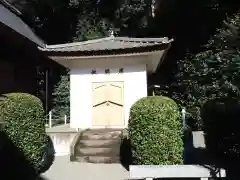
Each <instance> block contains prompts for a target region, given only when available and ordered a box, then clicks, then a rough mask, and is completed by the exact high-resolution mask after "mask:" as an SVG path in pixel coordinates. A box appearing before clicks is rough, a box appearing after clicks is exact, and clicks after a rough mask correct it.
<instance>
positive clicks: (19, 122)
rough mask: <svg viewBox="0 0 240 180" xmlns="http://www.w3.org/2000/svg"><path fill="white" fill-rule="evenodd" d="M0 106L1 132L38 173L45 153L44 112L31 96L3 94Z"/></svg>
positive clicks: (35, 98) (38, 101) (39, 102)
mask: <svg viewBox="0 0 240 180" xmlns="http://www.w3.org/2000/svg"><path fill="white" fill-rule="evenodd" d="M4 96H5V97H4V98H3V100H2V101H1V105H0V113H1V114H0V116H1V117H0V118H1V119H2V120H3V122H4V127H3V129H2V131H3V132H5V134H6V135H7V136H8V138H9V139H10V140H11V141H12V142H13V144H14V145H15V147H17V148H18V149H19V150H20V151H21V152H22V153H23V155H24V156H25V158H26V160H27V161H28V163H29V164H30V165H31V166H32V167H33V168H34V169H35V171H36V172H39V171H40V170H41V168H42V166H43V163H44V162H43V157H44V156H45V153H46V146H47V142H48V140H47V135H46V133H45V125H44V124H45V123H44V110H43V106H42V103H41V101H40V100H39V99H38V98H37V97H35V96H32V95H29V94H24V93H11V94H6V95H4Z"/></svg>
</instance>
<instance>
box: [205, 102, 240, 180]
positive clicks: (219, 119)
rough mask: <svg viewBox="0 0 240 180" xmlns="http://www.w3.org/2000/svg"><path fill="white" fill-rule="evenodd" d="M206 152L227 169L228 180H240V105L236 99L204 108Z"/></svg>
mask: <svg viewBox="0 0 240 180" xmlns="http://www.w3.org/2000/svg"><path fill="white" fill-rule="evenodd" d="M201 115H202V119H203V128H204V136H205V137H204V138H205V142H206V151H207V152H208V154H209V155H210V156H211V157H212V159H214V163H215V164H217V165H218V166H221V167H223V168H225V169H226V173H227V179H229V180H235V179H239V167H240V126H239V117H240V104H239V102H238V101H237V100H235V99H230V98H229V99H215V100H211V101H208V102H207V103H206V104H205V105H204V106H203V108H202V112H201Z"/></svg>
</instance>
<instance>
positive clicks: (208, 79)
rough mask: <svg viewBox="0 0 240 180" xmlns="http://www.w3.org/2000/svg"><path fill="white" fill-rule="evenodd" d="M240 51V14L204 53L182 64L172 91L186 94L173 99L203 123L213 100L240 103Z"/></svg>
mask: <svg viewBox="0 0 240 180" xmlns="http://www.w3.org/2000/svg"><path fill="white" fill-rule="evenodd" d="M239 52H240V14H239V13H236V14H235V15H234V16H233V17H232V18H227V20H226V21H223V24H222V28H220V29H219V30H217V33H216V34H215V35H214V36H213V37H212V38H211V39H210V40H209V42H208V44H206V45H205V46H204V47H203V48H202V51H201V52H199V53H197V54H188V55H187V56H186V58H185V59H184V60H182V61H179V64H178V67H179V69H180V71H179V73H177V74H176V76H175V78H176V79H175V82H174V83H172V84H171V88H172V89H173V87H177V88H179V89H180V90H182V91H181V93H179V94H181V96H179V94H177V93H175V94H172V96H175V98H176V99H178V100H179V102H180V103H181V104H182V105H184V106H186V107H187V108H188V112H189V113H190V114H189V115H190V118H192V119H195V120H197V121H198V122H199V121H201V117H200V109H201V107H202V106H203V104H205V103H206V102H207V101H209V100H212V99H216V98H221V99H227V98H229V97H231V98H233V99H235V100H237V101H239V100H240V89H239V88H240V54H239ZM177 88H175V89H177ZM178 92H179V91H178ZM183 92H184V93H183ZM200 125H201V123H200Z"/></svg>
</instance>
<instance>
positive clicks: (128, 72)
mask: <svg viewBox="0 0 240 180" xmlns="http://www.w3.org/2000/svg"><path fill="white" fill-rule="evenodd" d="M106 68H107V67H106ZM121 68H124V113H125V126H124V127H127V125H128V119H129V112H130V108H131V106H132V105H133V104H134V103H135V102H136V101H137V100H138V99H140V98H142V97H146V96H147V74H146V65H132V66H126V67H121ZM117 69H118V68H115V69H114V68H112V69H110V70H111V72H112V73H117ZM91 70H92V69H81V68H76V69H71V71H70V102H71V103H70V122H71V123H70V126H71V127H72V128H92V80H93V78H92V76H96V77H95V78H94V79H95V80H97V81H98V82H101V81H104V79H105V78H104V77H105V74H104V69H96V71H97V74H95V75H92V74H91ZM113 128H114V127H113Z"/></svg>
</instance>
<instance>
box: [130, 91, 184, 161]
mask: <svg viewBox="0 0 240 180" xmlns="http://www.w3.org/2000/svg"><path fill="white" fill-rule="evenodd" d="M182 137H183V132H182V129H181V120H180V111H179V109H178V106H177V104H176V103H175V102H174V101H173V100H172V99H170V98H168V97H164V96H152V97H145V98H142V99H140V100H138V101H137V102H136V103H135V104H134V105H133V106H132V107H131V112H130V120H129V138H130V142H131V148H132V156H133V163H134V164H153V165H157V164H164V165H166V164H182V163H183V159H182V155H183V141H182Z"/></svg>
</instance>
